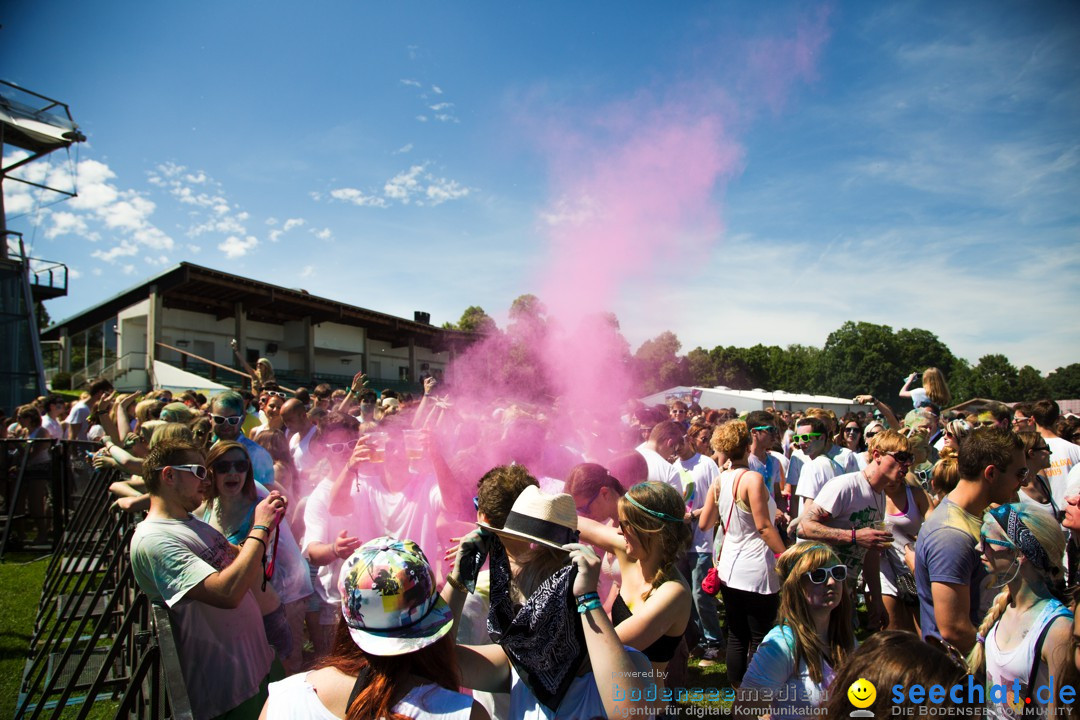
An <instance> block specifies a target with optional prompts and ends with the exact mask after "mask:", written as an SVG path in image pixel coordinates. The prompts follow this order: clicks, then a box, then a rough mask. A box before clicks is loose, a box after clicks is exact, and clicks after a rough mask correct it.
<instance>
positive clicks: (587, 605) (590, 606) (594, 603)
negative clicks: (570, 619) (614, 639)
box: [577, 597, 604, 615]
mask: <svg viewBox="0 0 1080 720" xmlns="http://www.w3.org/2000/svg"><path fill="white" fill-rule="evenodd" d="M603 607H604V606H603V604H602V603H601V602H600V598H599V597H595V598H593V599H592V600H589V601H587V602H583V603H579V604H578V606H577V611H578V613H580V614H581V615H584V614H585V613H587V612H589V611H590V610H602V609H603Z"/></svg>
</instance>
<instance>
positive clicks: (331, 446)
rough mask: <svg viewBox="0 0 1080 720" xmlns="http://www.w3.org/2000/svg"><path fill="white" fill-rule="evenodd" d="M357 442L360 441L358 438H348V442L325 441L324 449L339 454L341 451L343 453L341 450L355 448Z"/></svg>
mask: <svg viewBox="0 0 1080 720" xmlns="http://www.w3.org/2000/svg"><path fill="white" fill-rule="evenodd" d="M358 442H360V441H359V440H350V441H349V442H340V443H326V449H327V450H329V451H330V452H332V453H334V454H335V455H339V454H341V453H343V452H345V451H347V450H352V449H353V448H355V447H356V443H358Z"/></svg>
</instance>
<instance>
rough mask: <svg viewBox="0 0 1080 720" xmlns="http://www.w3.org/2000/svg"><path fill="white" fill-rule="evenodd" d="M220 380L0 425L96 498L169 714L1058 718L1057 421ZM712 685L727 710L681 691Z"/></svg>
mask: <svg viewBox="0 0 1080 720" xmlns="http://www.w3.org/2000/svg"><path fill="white" fill-rule="evenodd" d="M248 371H249V372H250V374H251V378H252V387H251V389H250V391H248V390H247V389H246V388H245V389H244V390H242V391H226V392H221V393H219V394H217V395H214V396H213V397H210V398H207V397H204V396H202V395H200V394H198V393H196V392H185V393H181V394H177V395H175V396H173V395H172V393H169V392H167V391H153V392H147V393H135V394H118V393H116V392H115V391H113V389H112V387H111V386H110V385H109V383H108V382H107V381H104V380H103V381H99V382H97V383H95V384H94V385H92V386H91V387H90V388H89V390H88V392H87V393H86V394H85V395H84V397H83V398H82V399H81V400H80V401H79V402H78V403H76V404H75V405H74V406H73V407H71V408H67V407H66V405H65V402H64V400H63V399H62V398H59V397H55V396H49V397H45V398H41V399H39V401H38V402H37V403H34V404H32V405H28V406H25V407H21V408H19V409H18V411H17V412H16V415H15V423H13V424H12V425H11V426H10V427H5V430H6V432H7V434H8V435H9V436H19V437H24V438H27V439H29V440H33V441H36V440H39V439H40V440H44V439H49V438H55V439H70V440H85V441H89V442H97V443H99V444H98V445H97V446H96V448H95V449H94V451H93V454H92V458H90V462H91V463H92V465H93V466H94V467H97V468H101V469H105V468H116V469H118V470H119V471H121V473H122V477H121V479H118V480H117V481H116V482H115V483H113V484H112V486H111V488H110V492H112V493H113V494H114V495H115V501H116V504H117V506H118V507H119V508H121V509H123V510H124V511H127V512H132V513H138V514H139V515H140V518H141V519H140V521H139V523H138V525H137V528H136V531H135V535H134V538H133V540H132V543H131V548H130V551H131V560H132V565H133V568H134V571H135V575H136V578H137V581H138V583H139V585H140V587H141V588H142V589H143V590H144V591H145V592H146V593H147V594H148V595H149V596H150V597H151V599H152V600H153V601H155V602H159V603H162V604H164V605H166V606H167V607H168V608H169V609H170V611H171V613H172V615H173V618H174V625H175V627H176V628H177V641H178V646H179V655H180V659H181V664H182V669H183V674H184V680H185V682H186V685H187V688H188V692H189V697H190V700H191V704H192V709H193V711H194V715H195V717H196V718H200V719H201V718H213V717H221V716H227V717H231V718H233V717H237V718H239V717H252V718H254V717H259V716H260V714H261V715H263V716H265V717H269V718H332V717H334V718H348V719H349V720H359V719H360V718H384V717H385V718H390V717H412V718H435V717H438V718H451V717H453V718H484V717H493V718H593V717H629V716H631V715H650V716H651V715H659V716H663V715H664V714H665V713H666V714H667V715H668V716H672V717H674V716H677V715H678V714H679V713H680V712H682V711H683V710H684V709H685V707H686V705H685V703H686V702H696V703H697V704H698V706H701V705H702V704H705V705H708V704H709V703H710V702H712V703H714V704H715V706H716V707H717V708H718V709H719V708H720V707H721V705H723V708H724V709H725V710H728V709H730V710H732V711H734V712H735V713H737V714H745V715H752V716H769V717H773V718H796V717H802V716H805V715H808V714H831V713H836V714H837V715H838V716H839V715H840V714H847V713H850V712H852V711H855V710H860V711H863V712H866V708H867V707H869V712H871V713H873V714H874V715H875V716H876V717H886V716H889V715H890V714H896V711H895V707H898V706H903V707H904V708H906V709H905V710H903V711H901V714H908V715H909V716H910V715H911V714H917V715H920V716H923V715H929V714H932V713H931V711H930V710H928V702H930V701H927V700H925V699H923V698H921V697H919V696H917V694H916V693H914V692H908V691H909V690H911V689H912V688H914V687H917V686H921V687H924V688H928V687H930V686H932V685H941V686H943V687H945V688H946V693H945V695H944V696H943V698H942V699H939V700H938V701H934V702H935V703H936V704H938V705H941V706H942V707H943V708H948V707H959V706H960V705H965V704H967V705H970V704H972V703H974V704H978V705H983V706H985V709H986V712H987V713H988V714H991V715H993V716H995V717H1013V716H1016V715H1021V714H1024V712H1025V711H1028V712H1030V711H1031V710H1032V708H1038V709H1041V710H1042V711H1045V712H1050V713H1054V712H1056V713H1058V714H1062V713H1069V712H1071V708H1072V703H1073V700H1074V699H1075V691H1076V689H1077V688H1078V686H1080V647H1078V642H1080V624H1077V623H1076V621H1075V619H1074V612H1075V609H1076V607H1075V601H1074V599H1073V597H1072V596H1071V595H1070V592H1071V590H1070V588H1071V586H1074V585H1076V584H1077V582H1078V580H1080V571H1078V567H1077V565H1078V560H1080V551H1078V548H1080V543H1078V539H1080V497H1078V496H1080V446H1077V445H1076V444H1075V441H1076V440H1077V434H1078V432H1080V418H1076V417H1074V416H1070V417H1064V418H1063V417H1060V411H1059V408H1058V405H1057V404H1056V403H1055V402H1054V401H1052V400H1044V401H1039V402H1036V403H1019V404H1016V405H1014V406H1012V407H1010V406H1007V405H1004V404H1001V403H991V404H987V405H985V406H982V407H979V408H978V409H976V410H975V411H974V412H955V411H953V412H949V411H947V410H946V406H947V405H948V403H949V401H950V398H949V393H948V387H947V385H946V383H945V379H944V377H943V376H942V375H941V373H940V372H938V371H937V370H935V369H933V368H930V369H928V370H927V371H926V372H925V373H923V374H922V376H921V377H922V387H921V388H914V389H912V386H913V384H914V383H915V380H916V376H914V375H913V376H912V377H909V378H907V382H906V383H905V384H904V387H903V388H902V390H901V393H900V395H901V397H902V398H904V399H905V401H906V400H907V399H910V400H911V402H912V404H913V406H914V407H912V408H911V409H910V410H907V409H906V408H905V409H904V411H901V412H900V413H897V412H896V410H894V409H893V408H890V407H889V406H888V405H887V404H885V403H883V402H881V401H879V400H877V399H875V398H873V397H871V396H869V395H862V396H858V397H857V398H856V399H855V403H854V404H858V405H860V406H863V407H865V410H863V411H860V412H849V413H846V414H844V415H843V416H842V417H837V416H836V415H835V414H834V413H833V412H832V411H830V410H827V409H823V408H806V409H803V410H801V411H791V410H787V409H776V408H765V409H758V410H752V411H749V412H744V413H739V412H737V411H736V410H735V409H734V408H726V409H724V408H720V409H710V408H703V407H700V406H699V405H697V404H694V403H687V402H684V401H682V400H678V399H673V400H671V401H670V402H669V403H668V404H667V405H666V406H658V407H648V406H644V405H642V404H640V403H636V402H631V403H628V404H627V406H626V407H624V408H619V409H617V410H616V411H615V412H614V413H612V415H613V416H619V417H618V418H617V420H615V421H610V422H605V421H604V419H603V417H604V416H603V415H602V414H600V413H597V414H596V415H595V416H589V415H587V414H584V413H578V414H575V415H572V416H571V415H567V414H565V413H563V414H559V413H557V412H555V408H554V404H553V403H551V402H548V403H546V404H541V403H537V402H523V401H513V400H501V401H497V402H494V403H488V402H484V403H469V402H467V401H466V399H464V398H456V397H453V395H452V393H451V394H442V393H441V388H440V387H439V383H438V382H437V381H436V380H435V379H434V378H430V377H429V378H425V379H424V381H423V394H422V395H420V394H419V393H418V397H415V398H414V397H411V396H407V395H400V394H398V393H394V392H392V391H384V392H382V393H376V392H374V391H372V390H369V389H368V387H367V385H366V381H365V378H364V377H363V375H362V374H358V375H357V376H356V377H355V378H354V380H353V382H352V384H351V385H350V387H348V388H342V389H338V390H334V389H332V388H330V387H329V386H325V385H322V386H318V387H316V388H314V389H313V390H311V391H308V390H306V389H304V388H300V389H297V390H295V391H292V390H286V389H284V388H281V387H280V386H278V385H277V384H276V381H275V379H274V373H273V369H272V367H271V366H270V364H269V363H263V362H260V363H259V364H258V365H257V366H256V367H249V368H248ZM568 417H571V418H572V421H571V420H567V418H568ZM46 419H48V420H46ZM42 447H43V446H42ZM27 448H28V449H27V452H31V453H40V447H39V444H38V443H33V442H32V443H29V444H28V445H27ZM47 459H48V458H47V456H41V455H36V456H35V457H32V458H31V459H30V460H29V462H28V467H30V468H37V470H35V472H38V471H39V470H40V468H41V467H42V466H43V464H44V463H45V462H46V460H47ZM38 475H40V472H38ZM27 482H28V487H29V488H31V489H30V490H29V491H28V492H27V494H26V497H27V498H28V501H29V502H30V503H32V504H33V505H34V509H32V511H31V513H30V514H31V515H32V516H35V515H34V511H35V510H36V511H38V515H39V516H40V517H41V518H44V517H45V514H46V513H45V512H44V511H43V507H44V504H45V503H47V501H48V499H47V488H46V485H45V484H44V483H43V482H40V481H38V480H34V479H33V478H32V477H31V478H28V480H27ZM35 517H37V516H35ZM41 522H42V523H44V520H42V521H41ZM35 529H36V530H37V531H38V532H45V531H46V529H47V528H46V527H44V526H40V527H37V528H35ZM719 663H724V664H725V665H726V669H727V676H726V684H727V685H728V686H730V688H731V689H732V691H731V693H730V694H721V693H719V691H717V690H716V689H715V688H712V689H710V688H695V687H693V686H692V684H691V678H690V676H689V674H688V668H689V667H697V668H708V667H710V666H714V665H717V664H719ZM695 677H698V678H700V676H695ZM863 681H865V682H868V683H872V685H873V686H874V687H876V688H877V693H876V698H873V699H872V700H871V701H868V702H866V703H865V704H864V703H863V702H861V700H860V699H859V697H857V696H853V695H851V694H849V693H848V688H849V687H851V686H853V684H855V683H857V682H863ZM969 684H970V685H971V686H973V687H974V686H977V687H978V688H979V689H980V692H979V693H978V695H977V697H975V698H974V699H973V697H972V696H971V693H970V688H969ZM954 685H956V686H960V685H962V686H963V687H964V691H963V693H962V697H959V695H960V694H958V693H952V694H950V693H949V692H948V688H951V687H953V686H954ZM999 686H1000V687H1003V688H1005V691H1004V694H1002V695H1000V696H999V695H997V694H995V692H994V691H993V690H994V688H996V687H999ZM1043 686H1047V687H1050V688H1051V691H1050V692H1049V693H1042V692H1040V689H1041V688H1042V687H1043ZM896 688H901V689H902V690H897V689H896ZM1066 688H1071V689H1072V693H1073V694H1072V695H1071V696H1070V695H1069V694H1068V693H1067V692H1065V690H1066ZM891 708H892V709H891ZM933 714H947V712H944V711H940V712H935V713H933Z"/></svg>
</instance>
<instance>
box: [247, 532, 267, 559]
mask: <svg viewBox="0 0 1080 720" xmlns="http://www.w3.org/2000/svg"><path fill="white" fill-rule="evenodd" d="M248 540H254V541H255V542H257V543H259V544H260V545H262V546H263V554H264V555H265V554H266V541H265V540H263V539H262V538H261V537H255V536H254V535H248V536H247V537H246V538H244V542H247V541H248Z"/></svg>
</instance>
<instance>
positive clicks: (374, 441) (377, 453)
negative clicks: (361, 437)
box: [367, 432, 388, 463]
mask: <svg viewBox="0 0 1080 720" xmlns="http://www.w3.org/2000/svg"><path fill="white" fill-rule="evenodd" d="M387 437H388V436H387V434H386V433H384V432H373V433H368V437H367V445H368V447H370V448H371V462H373V463H381V462H386V440H387Z"/></svg>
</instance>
